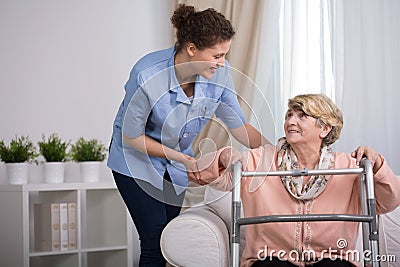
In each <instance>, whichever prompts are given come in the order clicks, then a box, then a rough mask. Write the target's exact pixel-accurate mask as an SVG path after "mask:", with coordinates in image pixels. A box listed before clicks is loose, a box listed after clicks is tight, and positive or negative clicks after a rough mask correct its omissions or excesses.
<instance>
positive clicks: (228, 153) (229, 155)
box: [218, 148, 244, 169]
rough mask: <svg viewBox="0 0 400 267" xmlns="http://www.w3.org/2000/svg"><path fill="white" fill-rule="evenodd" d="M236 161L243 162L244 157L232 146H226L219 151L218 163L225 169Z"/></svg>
mask: <svg viewBox="0 0 400 267" xmlns="http://www.w3.org/2000/svg"><path fill="white" fill-rule="evenodd" d="M237 161H241V162H242V163H244V158H243V155H242V153H240V152H239V151H237V150H235V149H233V148H226V149H224V150H223V151H222V152H221V154H220V156H219V162H218V165H219V166H221V167H223V168H225V169H226V168H228V167H229V166H230V165H231V164H232V163H235V162H237Z"/></svg>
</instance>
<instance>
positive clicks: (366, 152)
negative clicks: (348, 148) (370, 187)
mask: <svg viewBox="0 0 400 267" xmlns="http://www.w3.org/2000/svg"><path fill="white" fill-rule="evenodd" d="M351 156H352V157H353V158H355V159H356V164H357V165H359V164H360V161H361V159H362V157H363V156H366V157H367V158H368V159H369V160H370V161H371V163H372V171H373V173H374V174H375V173H377V172H378V170H379V169H380V168H381V167H382V164H383V160H382V157H381V155H380V154H379V153H378V152H377V151H376V150H375V149H373V148H372V147H369V146H359V147H357V148H356V149H355V150H354V151H353V152H352V153H351Z"/></svg>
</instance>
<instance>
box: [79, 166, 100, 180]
mask: <svg viewBox="0 0 400 267" xmlns="http://www.w3.org/2000/svg"><path fill="white" fill-rule="evenodd" d="M100 164H101V162H100V161H83V162H80V163H79V169H80V172H81V179H82V182H85V183H92V182H98V181H99V180H100Z"/></svg>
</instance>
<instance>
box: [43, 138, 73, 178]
mask: <svg viewBox="0 0 400 267" xmlns="http://www.w3.org/2000/svg"><path fill="white" fill-rule="evenodd" d="M69 143H70V142H69V141H63V140H61V138H60V137H58V135H57V134H56V133H53V134H51V135H50V136H49V137H48V138H47V139H46V137H45V136H44V135H42V141H39V142H38V145H39V152H40V154H41V155H42V156H43V157H44V159H45V162H44V163H43V166H44V181H45V182H46V183H62V182H64V173H65V162H66V161H67V160H68V153H67V148H68V146H69Z"/></svg>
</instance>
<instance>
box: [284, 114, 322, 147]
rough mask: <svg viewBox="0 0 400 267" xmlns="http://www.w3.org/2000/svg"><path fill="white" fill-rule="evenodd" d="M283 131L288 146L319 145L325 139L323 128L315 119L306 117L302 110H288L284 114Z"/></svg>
mask: <svg viewBox="0 0 400 267" xmlns="http://www.w3.org/2000/svg"><path fill="white" fill-rule="evenodd" d="M284 130H285V135H286V140H287V141H288V143H289V144H291V145H294V144H299V143H309V144H313V143H315V144H319V145H320V144H321V142H322V140H323V138H324V137H325V134H324V129H323V127H321V126H319V125H318V124H317V119H315V118H313V117H310V116H307V115H306V114H305V113H304V112H303V111H302V110H292V109H289V110H288V111H287V112H286V116H285V124H284Z"/></svg>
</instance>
